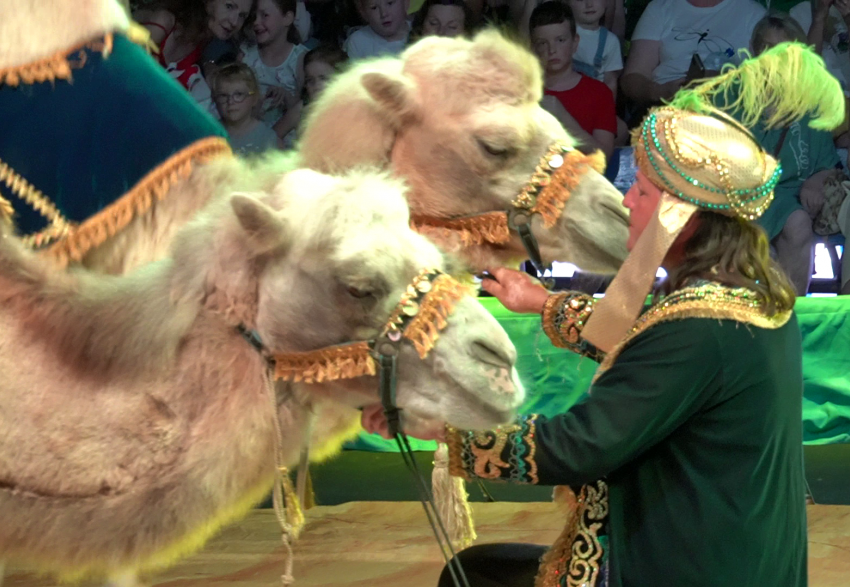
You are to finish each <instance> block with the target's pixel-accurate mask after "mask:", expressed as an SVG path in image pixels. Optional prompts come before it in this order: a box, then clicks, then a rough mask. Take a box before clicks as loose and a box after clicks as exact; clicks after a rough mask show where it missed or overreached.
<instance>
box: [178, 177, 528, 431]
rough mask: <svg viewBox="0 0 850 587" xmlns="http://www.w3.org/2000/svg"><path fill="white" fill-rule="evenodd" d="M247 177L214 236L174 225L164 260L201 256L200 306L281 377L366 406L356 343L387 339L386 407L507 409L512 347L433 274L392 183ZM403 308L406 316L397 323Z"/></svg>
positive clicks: (416, 412) (511, 404)
mask: <svg viewBox="0 0 850 587" xmlns="http://www.w3.org/2000/svg"><path fill="white" fill-rule="evenodd" d="M259 183H262V182H259ZM259 183H258V184H257V187H259V189H260V190H262V191H254V192H250V193H238V194H234V195H232V196H230V198H229V201H227V202H225V203H224V204H226V206H225V208H229V209H225V210H224V213H225V214H226V215H229V219H228V222H227V223H226V226H225V227H224V228H222V229H219V230H218V231H217V233H216V236H215V238H214V242H213V243H210V242H209V241H208V239H207V240H206V241H205V239H203V238H200V239H194V238H193V234H192V233H193V232H198V231H193V230H191V229H190V230H187V231H184V234H183V235H182V236H181V237H179V238H178V241H177V246H176V247H175V251H176V255H177V256H178V258H177V259H176V264H177V265H178V266H179V265H181V264H183V263H184V261H183V260H184V259H185V261H186V262H188V263H192V261H190V260H191V259H193V258H197V256H202V257H203V256H206V257H208V258H209V259H210V262H211V263H210V264H208V265H207V269H206V270H205V274H204V275H197V276H195V277H192V279H194V280H196V281H199V280H202V284H201V285H200V287H201V288H202V289H203V291H204V293H203V297H204V299H205V300H206V301H205V304H206V305H207V306H208V307H210V308H212V309H214V310H215V311H218V312H220V313H222V314H224V315H225V316H227V319H228V320H229V321H230V322H231V323H233V324H236V323H238V324H241V325H243V326H245V327H246V328H248V329H249V330H254V331H256V333H257V334H258V335H259V338H260V339H261V340H262V343H263V345H264V346H265V348H266V349H267V352H268V353H269V354H270V355H273V356H274V357H275V359H276V362H277V373H278V375H279V376H280V377H282V378H284V379H287V380H290V381H296V382H299V381H300V382H302V383H307V384H315V385H306V386H301V387H303V388H304V389H307V390H308V392H309V391H310V390H313V391H315V393H316V394H317V400H321V401H327V400H328V399H332V400H334V401H337V402H342V403H344V404H346V405H349V406H352V407H359V406H364V405H367V404H372V403H374V402H376V401H377V400H378V378H377V377H376V376H375V373H376V370H375V368H374V367H375V365H376V363H375V360H374V359H373V355H372V353H371V351H370V349H369V348H368V346H367V345H366V343H365V342H363V341H370V340H373V341H374V340H379V341H380V340H386V339H387V337H389V338H392V339H394V340H395V341H398V343H399V344H398V355H397V373H398V385H397V398H396V405H397V406H398V407H399V408H400V409H401V410H403V413H404V414H409V417H410V418H411V419H412V418H416V419H418V420H430V421H437V420H439V421H446V422H449V423H452V424H455V425H457V426H465V427H481V426H492V425H494V424H498V423H503V422H505V421H507V420H508V419H510V418H511V417H512V415H513V413H514V411H515V410H516V409H517V408H518V407H519V405H520V404H521V402H522V400H523V398H524V392H523V389H522V386H521V385H520V383H519V380H518V378H517V374H516V371H515V369H514V363H515V361H516V351H515V349H514V347H513V345H512V343H511V341H510V339H509V338H508V336H507V334H506V333H505V332H504V330H503V329H502V328H501V326H500V325H499V323H498V322H497V321H496V320H495V318H493V317H492V315H490V314H489V313H488V312H487V311H486V310H485V309H484V308H483V307H482V306H481V305H480V304H479V303H478V302H477V301H476V299H475V291H474V290H471V289H470V288H468V287H466V286H462V285H461V284H459V283H458V282H456V281H454V280H453V279H452V278H450V277H449V276H448V275H445V274H440V273H439V272H440V271H442V270H444V269H445V261H444V258H443V255H442V253H440V252H439V251H438V249H437V248H436V247H435V246H434V245H433V244H432V243H430V242H429V241H428V240H427V239H426V238H424V237H423V236H421V235H419V234H417V233H416V232H415V231H413V230H412V229H411V228H410V219H409V212H408V207H407V202H406V199H405V195H404V193H405V192H404V189H403V185H402V183H401V182H400V181H398V180H395V179H392V178H390V177H389V176H388V175H387V174H385V173H383V172H380V173H375V172H364V171H353V172H349V173H348V174H346V175H343V176H339V177H331V176H327V175H322V174H320V173H317V172H314V171H310V170H304V169H301V170H296V171H291V172H289V173H286V174H284V175H283V176H280V175H278V176H277V179H276V181H274V182H267V183H266V184H265V185H264V186H261V185H259ZM200 232H201V233H203V232H204V231H200ZM194 263H195V264H197V262H196V261H195V262H194ZM181 280H183V281H185V279H184V278H181ZM402 302H403V303H402ZM411 320H413V321H416V320H418V321H419V328H418V329H412V330H404V325H406V324H407V323H409V322H411ZM391 330H392V331H393V332H390V331H391ZM414 330H416V332H418V336H410V337H408V336H407V335H408V334H410V333H411V332H413V331H414ZM402 334H404V337H402ZM340 353H341V354H340ZM329 357H330V358H329ZM334 358H338V359H339V360H338V361H335V359H334ZM340 377H342V379H340ZM331 381H333V383H330V382H331ZM278 387H279V388H280V387H281V386H278ZM411 421H412V420H411Z"/></svg>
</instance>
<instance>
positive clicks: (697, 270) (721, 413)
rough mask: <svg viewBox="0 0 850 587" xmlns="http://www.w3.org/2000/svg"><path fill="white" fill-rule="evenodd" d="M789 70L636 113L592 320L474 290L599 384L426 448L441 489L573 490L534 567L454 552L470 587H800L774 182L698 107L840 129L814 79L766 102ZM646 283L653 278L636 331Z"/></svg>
mask: <svg viewBox="0 0 850 587" xmlns="http://www.w3.org/2000/svg"><path fill="white" fill-rule="evenodd" d="M792 66H796V67H798V68H799V67H801V66H803V67H806V66H808V67H810V68H811V67H814V68H818V67H819V68H821V69H823V64H822V62H820V61H819V59H817V58H816V56H814V54H813V53H811V52H810V51H809V50H808V49H806V48H804V47H803V46H801V45H789V46H784V47H778V48H776V49H774V50H772V51H769V52H767V53H765V54H764V57H760V58H759V59H758V60H750V61H748V62H746V64H745V65H742V66H741V68H740V70H736V71H731V72H727V73H726V74H725V77H724V76H721V78H723V79H719V80H717V81H715V82H712V84H711V85H709V86H705V87H702V88H697V89H691V90H686V91H683V92H681V93H680V94H679V95H678V96H677V97H676V99H675V100H674V102H673V103H672V104H671V105H670V106H665V107H661V108H657V109H655V110H653V111H651V112H650V114H649V115H648V116H647V118H646V119H645V120H644V121H643V123H642V125H641V126H640V127H639V128H638V129H637V130H636V132H635V135H634V137H633V145H634V146H635V151H636V158H637V161H638V165H639V171H638V174H637V183H636V184H635V185H634V186H633V187H632V188H631V189H630V190H629V192H628V193H627V195H626V198H625V205H626V206H627V207H628V208H629V209H630V212H631V221H630V236H629V243H628V246H629V249H630V251H631V254H630V256H629V258H628V259H627V260H626V262H625V264H624V265H623V268H622V269H621V271H620V272H619V273H618V275H617V277H616V278H615V279H614V281H613V282H612V283H611V286H610V287H609V288H608V290H607V294H606V296H605V298H604V299H603V300H602V301H599V302H597V301H596V300H594V298H593V297H591V296H588V295H586V294H581V293H578V292H565V293H559V294H555V295H550V293H549V292H547V291H546V290H544V289H543V288H542V287H540V286H539V285H537V284H536V283H534V282H533V281H532V280H531V279H530V278H529V277H528V276H526V275H524V274H522V273H518V272H515V271H510V270H507V269H495V270H494V271H493V272H492V273H493V275H494V277H495V280H492V279H491V280H485V281H484V288H485V289H486V290H487V291H489V292H491V293H492V294H494V295H495V296H497V297H498V298H499V299H500V300H501V301H502V302H503V304H504V305H505V306H506V307H507V308H509V309H511V310H513V311H517V312H531V313H540V314H541V315H542V322H543V328H544V330H545V332H546V333H547V335H548V336H549V337H550V338H551V340H552V342H553V343H554V344H555V345H557V346H560V347H563V348H567V349H570V350H573V351H575V352H580V353H583V354H587V355H590V356H594V357H596V358H599V359H601V360H602V364H601V366H600V367H599V370H598V372H597V375H596V379H595V382H594V384H593V386H592V388H591V390H590V394H589V396H588V397H586V398H585V399H584V400H583V401H582V402H580V403H579V404H577V405H576V406H574V407H573V408H571V409H570V410H569V411H568V412H567V413H564V414H560V415H557V416H555V417H552V418H544V417H539V416H536V415H531V416H525V417H521V418H520V419H519V420H518V421H517V422H516V423H515V424H514V425H511V426H506V427H503V428H501V429H497V430H491V431H484V432H481V431H478V432H474V431H464V430H454V429H448V430H446V431H445V432H441V431H436V432H435V434H434V437H435V438H438V439H440V440H442V441H446V442H447V443H448V445H449V459H450V465H449V467H450V470H451V472H452V473H453V474H455V475H458V476H462V477H465V478H467V479H471V478H474V477H478V478H482V479H503V480H509V481H513V482H519V483H532V484H545V485H565V486H570V487H571V488H572V491H571V490H569V489H567V488H559V491H558V492H557V493H558V494H560V497H561V501H563V502H565V503H566V505H567V506H568V509H569V511H570V513H571V516H570V518H569V521H568V524H567V527H566V528H565V530H564V532H563V534H562V535H561V537H560V538H559V539H558V541H557V542H556V544H555V545H554V546H553V547H552V548H550V549H548V550H547V549H545V548H544V547H540V546H535V545H481V546H476V547H472V548H469V549H467V550H465V551H463V552H461V553H460V554H459V557H460V560H461V562H462V564H463V567H464V569H465V572H466V575H467V577H468V578H469V583H470V585H473V586H476V587H482V586H497V585H500V586H508V585H510V586H528V587H530V586H531V585H536V586H558V585H560V586H572V585H606V584H607V585H610V586H625V585H628V586H640V585H646V586H653V587H655V586H658V585H671V586H684V585H687V586H689V587H698V586H706V587H707V586H709V585H711V586H714V585H783V586H789V587H793V586H802V585H806V582H807V567H806V564H807V561H806V545H807V543H806V512H805V489H804V477H803V475H804V472H803V462H802V458H803V454H802V440H803V439H802V413H801V412H802V407H801V406H802V390H803V381H802V349H801V336H800V331H799V328H798V326H797V321H796V318H795V316H794V314H793V311H792V308H793V304H794V300H795V295H794V290H793V288H792V287H791V285H790V283H789V282H788V279H787V278H786V277H785V275H784V274H783V273H782V271H781V269H780V268H779V267H778V266H777V265H776V264H775V262H774V261H772V260H771V258H770V256H769V248H768V243H767V240H766V237H765V235H764V233H763V231H762V230H761V229H760V228H758V227H757V226H756V225H755V224H754V223H753V221H754V220H755V219H757V218H758V217H759V216H760V215H761V214H762V213H763V212H764V210H765V209H766V208H767V207H768V206H769V204H770V202H771V199H772V197H773V187H774V186H775V184H776V182H777V180H778V178H779V176H780V174H781V168H780V166H779V165H778V163H777V162H776V161H775V160H774V159H773V158H772V157H771V156H770V155H769V154H768V153H766V152H765V151H764V150H763V149H762V148H761V147H760V146H759V144H758V143H757V141H756V140H755V138H754V137H753V136H752V135H751V134H750V133H749V132H748V131H747V130H746V129H745V128H744V127H743V126H741V125H740V124H739V123H737V122H736V121H735V120H734V119H732V118H731V117H729V116H728V115H726V114H725V113H723V112H721V111H719V110H716V109H715V108H713V107H712V106H711V101H712V98H713V95H715V94H716V92H723V91H726V89H728V88H729V87H730V86H735V87H736V89H737V90H739V91H740V94H739V98H738V99H737V100H736V101H735V102H734V103H733V104H730V107H731V108H739V109H745V110H747V113H748V114H751V115H753V116H763V118H764V119H766V120H767V121H768V123H778V122H780V121H781V122H785V123H787V121H788V120H789V119H793V118H799V117H800V116H802V115H803V114H804V113H805V112H804V111H806V112H815V118H814V120H813V122H812V124H816V125H820V126H821V127H830V125H832V126H836V125H838V124H839V123H840V122H841V121H842V120H843V116H844V112H843V107H842V106H841V90H840V87H839V86H838V84H837V82H834V80H832V79H831V78H829V77H827V76H825V75H824V76H815V77H817V79H818V81H819V86H820V87H819V88H818V90H819V91H813V89H812V88H811V87H808V88H807V92H808V95H810V96H812V97H811V98H808V99H807V98H805V97H804V96H803V92H802V91H801V92H792V93H793V95H790V94H788V93H785V94H780V93H774V94H771V95H766V94H765V93H764V90H765V87H766V86H765V84H764V79H765V77H766V76H768V75H783V74H787V73H788V72H791V71H792V70H793V71H800V70H799V69H793V67H792ZM785 68H788V69H785ZM779 70H783V71H782V72H779ZM778 72H779V73H778ZM742 80H743V81H742ZM745 82H746V83H745ZM750 82H752V83H750ZM739 84H740V87H739ZM833 105H836V106H835V107H834V108H833ZM659 266H664V267H665V268H666V269H667V271H668V278H667V280H666V282H665V283H664V284H663V286H662V288H661V289H660V290H659V291H657V292H656V295H655V298H654V303H652V305H651V306H650V307H649V308H648V309H646V310H645V311H644V312H643V313H642V314H640V312H641V310H642V309H643V306H644V302H645V300H646V295H647V294H648V293H649V292H650V289H651V287H652V284H653V280H654V277H655V274H656V271H657V269H658V267H659ZM639 314H640V317H639V318H638V315H639ZM364 426H366V427H367V429H372V430H377V431H381V430H382V429H383V423H382V422H380V421H375V420H374V419H373V420H372V421H364ZM603 478H604V479H605V480H604V481H600V479H603ZM606 519H607V521H606ZM452 584H453V583H452V581H451V579H450V577H449V575H448V573H446V572H444V573H443V576H442V577H441V580H440V585H441V586H444V585H446V586H448V585H452Z"/></svg>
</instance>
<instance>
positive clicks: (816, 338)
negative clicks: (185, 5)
mask: <svg viewBox="0 0 850 587" xmlns="http://www.w3.org/2000/svg"><path fill="white" fill-rule="evenodd" d="M481 303H482V304H483V305H484V306H485V307H486V308H487V310H489V311H490V312H491V313H492V314H493V316H495V317H496V319H497V320H498V321H499V322H500V323H501V324H502V326H503V327H504V329H505V330H506V331H507V333H508V335H509V336H510V337H511V340H512V341H513V342H514V344H515V345H516V347H517V352H518V357H519V358H518V360H517V371H518V372H519V376H520V379H521V380H522V383H523V385H524V386H525V390H526V396H527V399H526V402H525V404H524V405H523V407H522V409H521V410H520V411H521V412H522V413H539V414H544V415H554V414H557V413H559V412H562V411H565V410H567V409H568V408H569V407H570V406H572V405H573V404H575V403H576V402H577V401H578V400H579V399H580V398H581V397H582V396H583V395H584V394H585V393H586V392H587V390H588V388H589V387H590V382H591V379H592V378H593V374H594V372H595V371H596V367H597V364H596V363H594V362H593V361H591V360H590V359H586V358H583V357H579V356H577V355H574V354H572V353H570V352H568V351H565V350H563V349H559V348H556V347H554V346H552V344H551V343H550V342H549V339H548V338H547V337H546V335H545V334H543V331H542V330H541V328H540V318H539V317H537V316H532V315H520V314H514V313H512V312H509V311H508V310H506V309H505V308H504V307H503V306H502V305H501V304H500V303H499V302H498V300H496V299H495V298H482V299H481ZM795 310H796V312H797V317H798V319H799V322H800V329H801V331H802V334H803V377H804V380H805V389H804V392H803V424H804V429H803V430H804V440H805V442H806V443H807V444H830V443H841V442H850V296H845V297H832V298H798V300H797V304H796V308H795ZM753 368H758V366H757V365H753ZM413 445H414V448H415V449H416V450H433V449H434V448H435V444H434V443H433V442H423V441H413ZM347 448H351V449H358V450H373V451H394V450H396V448H395V443H394V442H391V441H386V440H384V439H382V438H380V437H378V436H375V435H371V434H366V433H363V434H361V436H360V437H359V438H358V439H357V440H356V441H355V442H352V443H350V444H349V445H348V447H347Z"/></svg>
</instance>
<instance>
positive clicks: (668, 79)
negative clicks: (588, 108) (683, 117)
mask: <svg viewBox="0 0 850 587" xmlns="http://www.w3.org/2000/svg"><path fill="white" fill-rule="evenodd" d="M764 13H765V9H764V7H763V6H761V5H759V4H757V3H756V2H755V1H754V0H652V2H650V3H649V5H648V6H647V7H646V10H645V11H644V13H643V14H642V15H641V17H640V20H639V21H638V23H637V26H636V27H635V31H634V34H633V35H632V41H631V47H630V49H629V56H628V58H627V59H626V65H625V68H624V70H623V76H622V77H621V78H620V85H621V87H622V88H623V93H624V94H625V95H626V96H627V97H628V98H629V99H630V100H632V101H633V102H634V103H636V104H637V105H639V106H641V107H646V106H649V105H653V104H658V103H660V102H661V101H662V100H666V99H669V98H671V97H672V96H673V94H675V93H676V91H677V90H678V89H679V88H680V87H681V86H682V85H683V84H684V83H685V82H686V81H688V80H687V76H688V70H689V69H690V64H691V60H692V59H693V56H694V55H695V54H697V55H699V57H700V58H701V59H702V62H703V64H704V66H705V70H706V75H711V74H712V72H713V71H717V70H719V69H720V68H721V67H722V66H723V65H724V64H725V63H728V62H736V63H737V62H739V61H740V55H739V54H738V51H739V50H740V49H746V48H747V47H749V44H750V37H751V36H752V32H753V27H754V26H755V24H756V22H758V20H759V19H760V18H761V17H762V16H764ZM636 114H637V115H639V114H640V112H637V113H636Z"/></svg>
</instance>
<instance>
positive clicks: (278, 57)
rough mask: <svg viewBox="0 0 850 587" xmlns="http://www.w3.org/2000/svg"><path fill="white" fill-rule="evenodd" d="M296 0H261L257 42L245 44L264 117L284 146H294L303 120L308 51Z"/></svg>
mask: <svg viewBox="0 0 850 587" xmlns="http://www.w3.org/2000/svg"><path fill="white" fill-rule="evenodd" d="M295 11H296V2H295V0H258V2H257V16H256V19H255V20H254V27H253V31H254V36H255V40H256V43H257V44H256V45H243V47H242V62H243V63H245V64H246V65H248V66H249V67H250V68H251V69H252V70H254V74H255V75H256V76H257V81H258V82H259V85H260V91H261V93H262V102H261V105H260V109H261V118H262V120H263V122H265V124H266V125H268V126H270V127H271V128H272V129H274V131H275V133H276V134H277V136H278V138H279V139H280V144H281V146H284V147H290V146H292V141H293V140H294V137H295V133H294V132H293V131H294V130H295V128H296V127H297V126H298V121H299V120H300V119H301V91H302V88H303V85H304V54H305V53H307V48H306V47H304V46H303V45H301V43H300V41H301V39H300V38H299V36H298V30H297V29H296V28H295V26H294V22H295Z"/></svg>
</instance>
